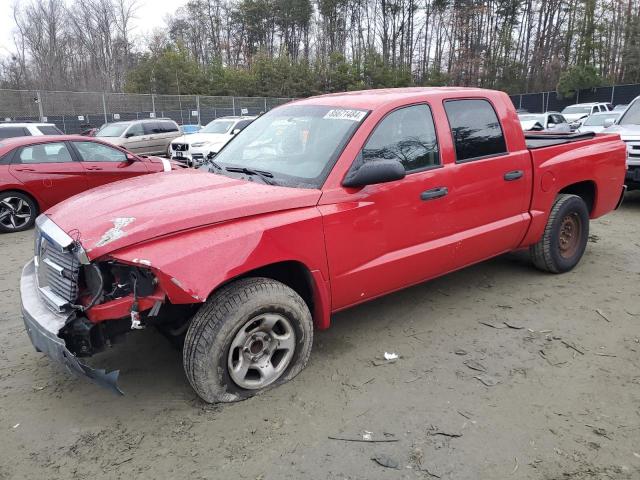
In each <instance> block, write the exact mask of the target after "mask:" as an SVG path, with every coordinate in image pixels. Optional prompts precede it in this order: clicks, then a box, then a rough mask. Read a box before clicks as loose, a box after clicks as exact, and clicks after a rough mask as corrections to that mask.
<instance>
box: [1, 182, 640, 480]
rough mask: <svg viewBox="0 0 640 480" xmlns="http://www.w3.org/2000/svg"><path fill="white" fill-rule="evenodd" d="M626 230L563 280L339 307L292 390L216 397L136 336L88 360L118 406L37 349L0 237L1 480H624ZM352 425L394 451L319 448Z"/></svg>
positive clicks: (639, 200) (629, 415)
mask: <svg viewBox="0 0 640 480" xmlns="http://www.w3.org/2000/svg"><path fill="white" fill-rule="evenodd" d="M639 220H640V194H638V193H635V194H629V195H627V199H626V202H625V204H624V205H623V207H622V208H621V209H620V210H619V211H617V212H614V213H612V214H610V215H608V216H606V217H604V218H602V219H599V220H596V221H594V222H592V227H591V234H592V236H591V241H590V243H589V245H588V249H587V253H586V255H585V257H584V259H583V261H582V262H581V264H580V265H579V266H578V268H576V269H575V270H574V271H573V272H571V273H568V274H565V275H561V276H554V275H549V274H543V273H540V272H537V271H536V270H533V269H532V268H531V267H530V266H529V264H528V262H527V255H526V254H523V253H516V254H511V255H507V256H503V257H500V258H497V259H495V260H492V261H489V262H485V263H483V264H480V265H477V266H474V267H472V268H469V269H466V270H464V271H460V272H457V273H455V274H451V275H448V276H446V277H443V278H441V279H438V280H435V281H432V282H429V283H426V284H423V285H419V286H416V287H413V288H410V289H408V290H405V291H403V292H400V293H396V294H393V295H389V296H387V297H384V298H382V299H380V300H377V301H374V302H371V303H369V304H366V305H363V306H361V307H357V308H354V309H351V310H349V311H346V312H343V313H340V314H339V315H336V316H335V317H334V319H333V326H332V328H331V329H329V330H328V331H326V332H319V333H317V335H316V343H315V347H314V351H313V353H312V357H311V361H310V364H309V366H308V367H307V369H306V370H304V371H303V372H302V374H300V375H299V376H298V377H297V378H296V379H295V380H294V381H293V382H291V383H289V384H287V385H285V386H283V387H280V388H278V389H276V390H272V391H270V392H268V393H267V394H265V395H262V396H259V397H257V398H254V399H251V400H248V401H245V402H241V403H237V404H233V405H225V406H211V405H206V404H203V403H202V402H201V401H200V400H199V399H198V398H197V397H196V395H195V394H194V393H193V391H192V390H191V388H190V387H189V385H188V383H187V381H186V379H185V377H184V375H183V372H182V362H181V356H180V353H179V352H177V351H176V350H174V349H172V347H171V346H170V345H169V343H168V342H167V341H166V340H165V339H164V338H163V337H162V336H161V335H159V334H158V333H157V332H155V331H153V330H147V331H143V332H134V333H132V334H131V335H129V338H128V339H127V342H126V343H124V344H122V345H120V346H119V347H118V348H116V349H113V350H110V351H108V352H106V353H104V354H101V355H100V356H98V357H96V358H95V359H94V360H95V362H94V363H99V364H100V365H102V366H108V367H110V368H119V369H120V370H121V386H122V388H123V389H124V390H125V392H126V393H127V394H126V396H124V397H117V396H115V395H113V394H112V393H109V392H108V391H106V390H102V389H100V388H99V387H96V386H94V385H92V384H90V383H88V382H86V381H84V380H80V379H76V378H74V377H72V376H69V375H68V374H66V373H64V372H63V371H61V370H59V369H58V368H57V367H56V366H55V365H53V364H52V363H51V362H49V361H48V359H47V358H46V357H44V356H43V355H42V354H38V353H36V352H35V351H34V350H33V348H32V346H31V344H30V342H29V340H28V338H27V336H26V334H25V333H24V331H23V325H22V320H21V317H20V308H19V293H18V279H19V275H20V270H21V267H22V265H23V264H24V263H26V262H27V260H28V259H29V257H30V255H31V253H32V232H25V233H22V234H13V235H4V236H0V246H1V248H2V252H3V257H4V262H3V264H2V265H1V266H0V291H1V292H2V294H3V295H4V302H3V303H2V306H1V308H2V313H3V315H2V320H1V321H0V336H1V339H2V341H1V343H0V346H1V347H0V429H2V433H1V438H2V443H1V445H2V446H1V447H0V478H12V479H13V478H29V479H34V478H47V479H51V478H61V479H69V478H74V479H75V478H78V479H80V478H91V477H99V478H126V479H130V478H169V477H170V478H193V479H199V478H206V479H228V478H240V479H245V478H246V479H256V478H258V479H281V478H330V479H341V478H353V479H356V478H358V479H378V478H379V479H395V478H436V475H437V476H439V477H441V478H443V479H492V480H494V479H510V478H513V479H549V480H551V479H571V480H574V479H638V478H640V354H639V352H640V343H639V338H640V329H639V328H638V323H639V322H640V298H639V296H638V285H639V284H640V282H639V281H640V221H639ZM480 322H486V323H488V324H491V325H493V326H494V327H500V328H493V327H492V326H488V325H485V324H483V323H480ZM504 322H506V323H508V324H509V325H510V326H511V327H515V328H510V327H507V325H506V324H505V323H504ZM502 327H504V328H502ZM385 351H387V352H396V353H398V354H399V355H401V358H400V359H399V360H398V361H396V362H394V363H390V364H380V363H381V362H379V361H377V360H376V359H379V358H381V357H382V355H383V354H384V352H385ZM471 367H473V368H475V370H474V369H473V368H471ZM482 370H486V371H485V372H483V371H482ZM476 377H480V378H476ZM483 382H484V383H483ZM485 384H486V385H485ZM366 432H371V436H372V438H373V439H386V440H393V439H396V440H397V441H395V442H385V443H361V442H347V441H343V440H333V439H329V438H328V437H344V438H360V439H362V436H363V434H365V435H366V434H367V433H366ZM375 456H378V458H379V459H380V460H381V461H382V463H388V464H393V463H394V462H396V463H397V465H398V466H397V469H390V468H388V467H383V466H381V465H379V464H378V463H376V462H375V461H373V460H372V457H375ZM385 456H386V457H385ZM431 475H433V476H431Z"/></svg>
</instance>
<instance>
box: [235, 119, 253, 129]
mask: <svg viewBox="0 0 640 480" xmlns="http://www.w3.org/2000/svg"><path fill="white" fill-rule="evenodd" d="M251 122H252V120H241V121H239V122H238V123H236V126H235V127H233V129H234V130H236V129H239V130H244V129H245V128H246V127H247V126H248V125H249V124H250V123H251Z"/></svg>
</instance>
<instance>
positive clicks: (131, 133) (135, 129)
mask: <svg viewBox="0 0 640 480" xmlns="http://www.w3.org/2000/svg"><path fill="white" fill-rule="evenodd" d="M144 134H145V132H144V130H143V129H142V124H141V123H134V124H133V125H131V126H130V127H129V130H127V137H141V136H142V135H144Z"/></svg>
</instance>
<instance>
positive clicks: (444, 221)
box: [20, 88, 626, 402]
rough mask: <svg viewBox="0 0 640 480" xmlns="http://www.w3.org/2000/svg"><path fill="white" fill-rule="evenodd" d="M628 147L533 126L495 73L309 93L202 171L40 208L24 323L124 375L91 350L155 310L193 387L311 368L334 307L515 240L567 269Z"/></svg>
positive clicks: (242, 390)
mask: <svg viewBox="0 0 640 480" xmlns="http://www.w3.org/2000/svg"><path fill="white" fill-rule="evenodd" d="M625 157H626V149H625V145H624V143H623V142H622V141H620V139H619V137H618V136H616V135H594V134H588V135H587V134H578V135H572V134H564V135H541V134H537V135H532V136H530V137H527V138H525V135H524V134H523V132H522V128H521V127H520V122H519V121H518V116H517V115H516V112H515V109H514V108H513V104H512V103H511V101H510V100H509V97H508V96H507V95H506V94H504V93H502V92H496V91H491V90H482V89H462V88H431V89H422V88H419V89H399V90H380V91H369V92H352V93H347V94H335V95H326V96H320V97H315V98H309V99H305V100H300V101H296V102H293V103H289V104H287V105H284V106H281V107H278V108H276V109H274V110H271V111H270V112H268V113H266V114H265V115H263V116H261V117H260V118H258V119H257V120H255V121H254V122H253V123H252V124H251V125H249V126H248V127H247V128H246V129H245V130H243V131H242V133H240V134H239V135H237V136H236V137H235V138H234V140H233V141H231V142H229V143H228V144H227V145H226V146H225V147H224V148H223V149H222V150H221V151H220V152H219V153H218V154H217V155H216V156H215V157H214V158H212V159H210V160H209V161H208V163H206V164H205V165H204V166H203V168H201V169H200V170H193V169H188V170H183V171H180V172H176V173H175V174H172V175H154V176H152V177H149V178H148V179H147V178H145V179H132V180H127V181H123V182H118V183H116V184H113V185H110V186H107V187H104V188H100V189H96V190H93V191H91V192H88V193H86V194H84V195H78V196H76V197H73V198H72V199H70V200H67V201H66V202H64V203H62V204H60V205H58V206H56V207H54V208H53V209H51V210H50V211H48V212H47V213H46V214H45V215H41V216H40V217H39V218H38V221H37V230H36V235H37V236H36V239H37V241H36V245H37V251H36V256H35V258H34V260H33V261H31V262H30V263H29V264H27V265H26V266H25V268H24V271H23V273H22V278H21V284H20V291H21V295H22V311H23V316H24V321H25V324H26V327H27V331H28V334H29V336H30V338H31V341H32V342H33V344H34V346H35V347H36V349H38V350H39V351H42V352H46V353H47V354H48V355H49V356H50V357H51V358H53V359H55V360H57V361H59V362H61V363H63V364H64V365H66V366H67V368H68V369H69V370H71V371H74V372H77V373H79V374H82V375H86V376H88V377H89V378H91V379H92V380H94V381H96V382H98V383H100V384H102V385H107V386H110V387H111V388H114V389H116V390H117V389H118V387H117V384H116V379H117V376H118V372H117V371H114V372H110V373H105V371H104V370H96V369H93V368H91V367H89V366H87V365H85V364H84V363H82V361H81V359H79V358H78V357H86V356H91V355H94V354H95V353H97V352H100V351H101V350H103V349H105V348H107V347H110V346H111V345H114V344H115V341H114V340H116V339H118V338H120V337H122V335H123V334H125V333H127V332H130V331H131V330H132V329H133V330H136V329H140V328H143V327H145V326H158V327H160V328H161V329H163V330H164V331H165V332H166V333H167V334H168V335H169V334H170V335H174V336H175V338H176V339H183V341H184V345H183V362H184V368H185V372H186V376H187V378H188V379H189V381H190V383H191V385H192V386H193V388H194V389H195V391H196V392H197V393H198V395H200V397H202V398H203V399H204V400H205V401H207V402H231V401H237V400H242V399H244V398H247V397H250V396H252V395H255V394H256V393H259V392H262V391H264V390H266V389H268V388H270V387H273V386H275V385H278V384H281V383H283V382H286V381H288V380H290V379H292V378H293V377H294V376H295V375H296V374H298V373H299V372H300V371H301V370H302V369H303V368H304V366H305V364H306V363H307V360H308V359H309V355H310V352H311V347H312V343H313V329H314V326H315V328H318V329H324V328H328V327H329V324H330V318H331V314H332V313H334V312H336V311H338V310H342V309H345V308H349V307H351V306H353V305H357V304H359V303H361V302H365V301H367V300H370V299H372V298H376V297H379V296H381V295H385V294H387V293H390V292H393V291H395V290H398V289H401V288H405V287H407V286H409V285H413V284H416V283H419V282H423V281H425V280H429V279H431V278H434V277H437V276H439V275H443V274H446V273H448V272H451V271H453V270H457V269H460V268H463V267H465V266H467V265H471V264H473V263H477V262H481V261H483V260H486V259H488V258H491V257H494V256H496V255H500V254H502V253H505V252H509V251H511V250H516V249H524V248H526V249H529V250H530V252H531V257H532V260H533V263H534V265H535V266H536V267H538V268H539V269H541V270H544V271H547V272H553V273H561V272H566V271H568V270H571V269H572V268H574V267H575V266H576V265H577V264H578V262H579V261H580V259H581V257H582V255H583V253H584V251H585V248H586V246H587V238H588V233H589V219H590V218H597V217H600V216H602V215H604V214H606V213H607V212H609V211H611V210H613V209H614V208H616V206H617V205H618V204H619V202H620V201H621V198H622V194H623V192H624V189H623V182H624V176H625ZM131 192H134V193H133V194H132V193H131ZM558 281H559V280H557V279H556V280H552V279H550V282H551V283H554V284H556V283H558ZM434 335H437V332H434Z"/></svg>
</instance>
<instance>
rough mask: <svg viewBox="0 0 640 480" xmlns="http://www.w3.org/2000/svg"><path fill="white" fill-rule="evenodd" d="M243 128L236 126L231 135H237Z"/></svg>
mask: <svg viewBox="0 0 640 480" xmlns="http://www.w3.org/2000/svg"><path fill="white" fill-rule="evenodd" d="M241 131H242V130H241V129H239V128H234V129H233V130H231V135H237V134H239V133H240V132H241Z"/></svg>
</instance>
